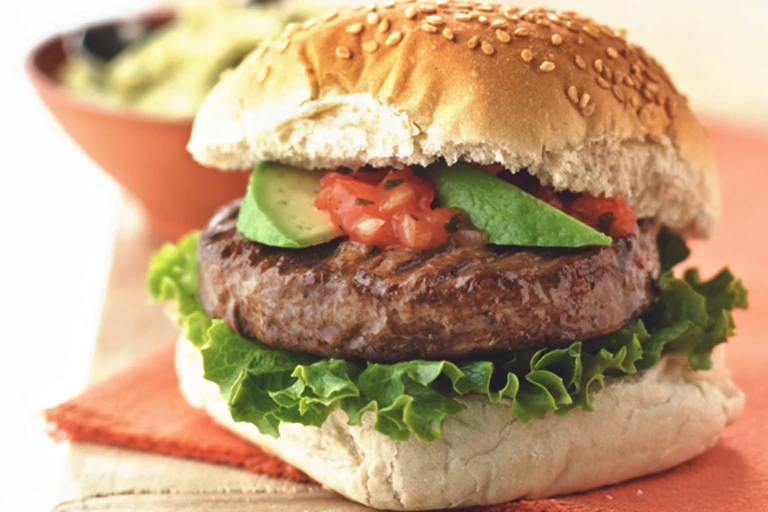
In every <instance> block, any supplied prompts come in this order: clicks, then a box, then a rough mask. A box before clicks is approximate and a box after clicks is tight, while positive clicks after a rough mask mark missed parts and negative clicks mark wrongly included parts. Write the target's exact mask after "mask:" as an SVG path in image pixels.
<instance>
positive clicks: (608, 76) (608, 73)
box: [603, 66, 613, 82]
mask: <svg viewBox="0 0 768 512" xmlns="http://www.w3.org/2000/svg"><path fill="white" fill-rule="evenodd" d="M603 78H605V79H606V80H608V81H609V82H610V81H611V78H613V71H611V68H609V67H608V66H606V67H605V69H603Z"/></svg>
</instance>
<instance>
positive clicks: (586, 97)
mask: <svg viewBox="0 0 768 512" xmlns="http://www.w3.org/2000/svg"><path fill="white" fill-rule="evenodd" d="M591 99H592V97H591V96H590V95H589V94H587V93H586V92H585V93H584V94H582V95H581V99H580V100H579V107H581V108H586V106H587V105H589V100H591Z"/></svg>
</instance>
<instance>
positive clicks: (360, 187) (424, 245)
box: [315, 164, 637, 251]
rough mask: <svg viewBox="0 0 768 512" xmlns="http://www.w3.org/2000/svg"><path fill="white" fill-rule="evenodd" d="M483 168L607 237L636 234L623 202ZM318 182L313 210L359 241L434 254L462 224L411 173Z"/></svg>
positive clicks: (338, 176)
mask: <svg viewBox="0 0 768 512" xmlns="http://www.w3.org/2000/svg"><path fill="white" fill-rule="evenodd" d="M482 167H483V169H485V170H486V171H488V172H490V173H492V174H494V175H496V176H498V177H499V178H501V179H504V180H505V181H507V182H509V183H512V184H513V185H515V186H517V187H520V188H521V189H523V190H525V191H526V192H528V193H529V194H531V195H533V196H535V197H537V198H539V199H541V200H542V201H544V202H546V203H548V204H550V205H552V206H554V207H555V208H557V209H559V210H562V211H563V212H565V213H567V214H568V215H571V216H572V217H575V218H577V219H579V220H580V221H581V222H583V223H585V224H587V225H588V226H591V227H593V228H595V229H597V230H598V231H601V232H603V233H605V234H607V235H610V236H612V237H621V236H627V235H631V234H633V233H635V232H636V230H637V216H636V215H635V212H634V211H633V210H632V208H630V206H629V205H628V204H627V203H626V201H624V200H622V199H619V198H615V197H605V196H602V195H601V196H592V195H590V194H586V193H580V194H576V193H572V192H557V191H556V190H555V189H554V188H552V187H550V186H545V185H542V184H541V183H540V182H539V180H538V179H536V178H535V177H534V176H531V175H530V174H528V173H526V172H518V173H516V174H510V173H507V172H504V171H505V169H504V168H503V167H502V166H501V165H499V164H494V165H487V166H482ZM320 183H321V185H322V189H321V191H320V194H319V195H318V196H317V199H316V201H315V206H317V208H318V209H320V210H323V211H326V212H328V213H329V215H330V216H331V220H332V221H333V222H334V223H335V224H337V225H338V226H339V227H340V228H341V229H342V230H343V231H344V232H345V233H346V234H347V235H349V238H350V239H351V240H353V241H356V242H361V243H364V244H367V245H375V246H378V247H389V246H396V245H399V246H402V247H406V248H408V249H412V250H415V251H420V250H427V249H435V248H437V247H439V246H440V245H441V244H443V243H445V241H446V240H447V239H448V237H449V236H450V234H451V233H454V232H456V231H457V230H458V229H459V227H460V226H461V225H462V223H463V217H462V216H461V215H460V212H459V211H458V210H453V209H450V208H432V203H433V201H434V199H435V188H434V185H433V184H432V183H431V182H430V181H429V180H426V179H424V178H420V177H419V176H416V175H415V174H414V173H413V171H411V170H410V169H408V168H403V169H399V170H395V171H390V170H387V169H375V170H365V171H359V172H355V173H352V174H344V173H341V172H331V173H328V174H326V175H325V176H324V177H323V179H322V180H321V182H320Z"/></svg>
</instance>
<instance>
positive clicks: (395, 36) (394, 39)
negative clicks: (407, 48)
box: [384, 31, 403, 46]
mask: <svg viewBox="0 0 768 512" xmlns="http://www.w3.org/2000/svg"><path fill="white" fill-rule="evenodd" d="M402 38H403V35H402V34H401V33H400V32H398V31H394V32H392V33H391V34H389V37H387V40H386V41H384V44H385V45H387V46H395V45H396V44H397V43H399V42H400V40H401V39H402Z"/></svg>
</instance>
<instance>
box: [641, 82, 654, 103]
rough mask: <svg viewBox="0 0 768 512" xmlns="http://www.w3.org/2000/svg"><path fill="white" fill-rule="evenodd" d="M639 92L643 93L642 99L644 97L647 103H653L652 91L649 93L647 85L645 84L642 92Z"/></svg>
mask: <svg viewBox="0 0 768 512" xmlns="http://www.w3.org/2000/svg"><path fill="white" fill-rule="evenodd" d="M641 92H642V93H643V97H644V98H645V99H647V100H648V101H653V96H654V95H653V91H651V90H650V89H648V85H647V84H646V86H645V87H643V89H642V91H641Z"/></svg>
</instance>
